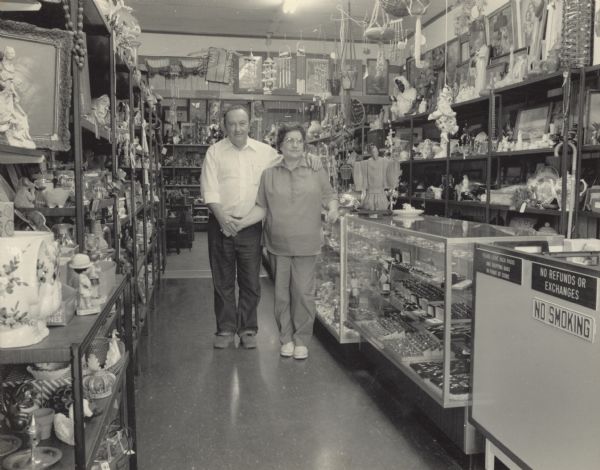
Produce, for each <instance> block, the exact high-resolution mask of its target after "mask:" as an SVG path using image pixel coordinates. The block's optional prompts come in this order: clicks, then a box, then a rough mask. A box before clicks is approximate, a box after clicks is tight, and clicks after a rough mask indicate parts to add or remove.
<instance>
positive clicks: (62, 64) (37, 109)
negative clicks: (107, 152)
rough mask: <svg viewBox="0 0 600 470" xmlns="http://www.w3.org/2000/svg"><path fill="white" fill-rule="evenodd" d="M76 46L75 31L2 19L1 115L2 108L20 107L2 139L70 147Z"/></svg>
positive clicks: (23, 144)
mask: <svg viewBox="0 0 600 470" xmlns="http://www.w3.org/2000/svg"><path fill="white" fill-rule="evenodd" d="M72 46H73V37H72V34H71V33H70V32H67V31H62V30H58V29H43V28H38V27H36V26H33V25H30V24H28V23H19V22H15V21H2V20H0V50H1V51H2V52H3V57H2V61H1V62H0V65H1V66H2V81H3V82H4V83H3V87H2V88H3V89H4V92H3V93H2V94H3V95H4V101H3V102H2V103H0V113H1V112H2V107H5V109H6V108H8V107H14V109H15V111H14V112H13V113H12V117H11V121H10V124H11V127H10V130H9V131H7V132H0V143H5V144H6V143H8V144H9V145H13V146H15V147H27V146H31V145H34V146H35V147H37V148H45V149H50V150H57V151H66V150H69V148H70V132H69V107H70V105H71V92H72V89H71V85H72V82H71V49H72ZM7 90H9V91H8V92H7ZM15 105H17V106H15Z"/></svg>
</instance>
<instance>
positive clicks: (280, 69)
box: [275, 46, 292, 89]
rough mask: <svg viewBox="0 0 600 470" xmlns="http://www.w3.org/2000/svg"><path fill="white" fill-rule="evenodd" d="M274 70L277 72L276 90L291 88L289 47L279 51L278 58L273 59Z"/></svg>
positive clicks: (290, 51)
mask: <svg viewBox="0 0 600 470" xmlns="http://www.w3.org/2000/svg"><path fill="white" fill-rule="evenodd" d="M275 69H276V70H277V88H284V89H285V88H290V87H291V86H292V50H291V48H290V46H285V47H284V48H283V49H281V48H280V49H279V54H278V57H276V58H275Z"/></svg>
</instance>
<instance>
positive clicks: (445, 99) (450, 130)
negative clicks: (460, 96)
mask: <svg viewBox="0 0 600 470" xmlns="http://www.w3.org/2000/svg"><path fill="white" fill-rule="evenodd" d="M428 119H429V120H430V121H433V120H435V125H436V127H437V128H438V129H439V130H440V150H439V152H438V153H437V154H436V156H435V157H436V158H446V157H447V148H448V142H449V136H452V135H454V134H456V132H458V125H457V123H456V112H455V111H454V110H453V109H452V90H451V89H450V87H449V86H448V85H445V86H444V88H443V89H442V91H441V93H440V95H439V97H438V100H437V108H436V109H435V111H434V112H433V113H431V114H430V115H429V117H428Z"/></svg>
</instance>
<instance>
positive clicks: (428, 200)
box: [398, 196, 600, 217]
mask: <svg viewBox="0 0 600 470" xmlns="http://www.w3.org/2000/svg"><path fill="white" fill-rule="evenodd" d="M398 201H411V202H413V203H423V204H445V203H446V200H445V199H435V198H433V197H419V196H412V197H409V196H402V197H399V198H398ZM447 202H448V205H451V206H463V207H473V208H477V209H481V210H485V209H486V207H487V204H486V203H485V202H484V201H468V200H462V201H458V200H455V199H449V200H448V201H447ZM489 207H490V210H495V211H505V212H519V213H521V214H538V215H548V216H554V217H559V216H560V215H561V211H560V210H558V209H554V208H542V207H530V206H527V207H524V208H520V207H519V208H518V207H514V206H510V205H506V204H489ZM581 213H583V212H580V214H581ZM592 217H593V216H592ZM599 217H600V215H599Z"/></svg>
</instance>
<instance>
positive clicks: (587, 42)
mask: <svg viewBox="0 0 600 470" xmlns="http://www.w3.org/2000/svg"><path fill="white" fill-rule="evenodd" d="M592 4H593V2H592V1H591V0H569V1H566V2H565V3H564V6H563V26H562V37H561V50H560V61H561V64H562V66H563V67H567V68H571V67H584V66H586V65H589V64H590V60H591V53H592V18H593V5H592Z"/></svg>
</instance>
